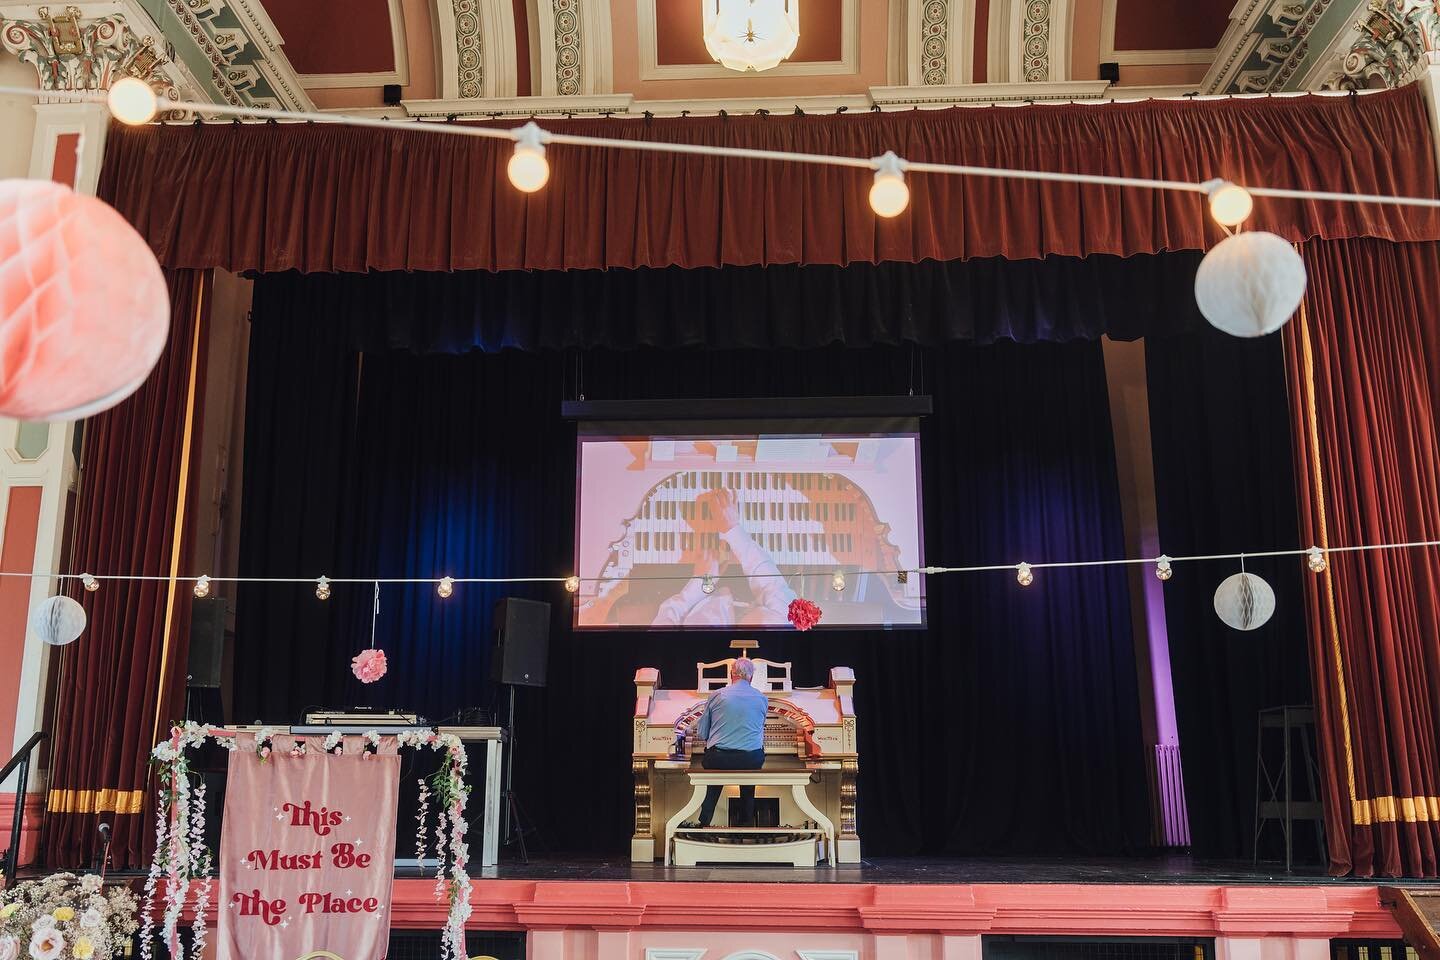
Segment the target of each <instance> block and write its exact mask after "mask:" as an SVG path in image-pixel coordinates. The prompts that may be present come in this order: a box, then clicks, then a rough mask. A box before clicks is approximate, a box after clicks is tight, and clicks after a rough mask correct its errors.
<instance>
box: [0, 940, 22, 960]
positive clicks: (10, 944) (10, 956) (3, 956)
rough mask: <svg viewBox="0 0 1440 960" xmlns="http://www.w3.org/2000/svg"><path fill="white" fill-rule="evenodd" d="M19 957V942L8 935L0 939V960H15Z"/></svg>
mask: <svg viewBox="0 0 1440 960" xmlns="http://www.w3.org/2000/svg"><path fill="white" fill-rule="evenodd" d="M19 956H20V941H19V940H16V939H15V938H14V937H12V936H10V935H9V934H8V933H7V934H5V935H4V936H3V937H0V960H17V958H18V957H19Z"/></svg>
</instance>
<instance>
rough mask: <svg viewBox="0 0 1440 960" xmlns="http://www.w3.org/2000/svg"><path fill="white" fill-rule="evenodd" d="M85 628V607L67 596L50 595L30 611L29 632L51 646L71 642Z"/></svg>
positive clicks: (59, 645)
mask: <svg viewBox="0 0 1440 960" xmlns="http://www.w3.org/2000/svg"><path fill="white" fill-rule="evenodd" d="M84 630H85V608H84V607H82V606H80V604H78V603H76V602H75V601H74V600H71V599H70V598H69V597H50V598H48V599H45V600H42V601H40V602H39V603H38V604H36V605H35V609H34V610H31V611H30V632H31V633H33V634H35V636H37V637H39V638H40V639H41V640H43V641H45V642H46V643H48V644H50V645H51V646H56V647H63V646H64V645H65V644H67V643H73V642H75V640H76V639H77V638H78V637H79V636H80V634H81V633H82V632H84Z"/></svg>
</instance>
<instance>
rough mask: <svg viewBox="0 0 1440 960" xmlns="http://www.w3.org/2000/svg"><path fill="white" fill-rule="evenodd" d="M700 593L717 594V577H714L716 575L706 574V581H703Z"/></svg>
mask: <svg viewBox="0 0 1440 960" xmlns="http://www.w3.org/2000/svg"><path fill="white" fill-rule="evenodd" d="M700 592H701V593H706V594H709V593H714V592H715V575H714V574H711V573H707V574H705V577H704V579H702V580H701V581H700Z"/></svg>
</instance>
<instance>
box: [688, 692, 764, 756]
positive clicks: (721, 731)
mask: <svg viewBox="0 0 1440 960" xmlns="http://www.w3.org/2000/svg"><path fill="white" fill-rule="evenodd" d="M769 707H770V701H769V699H768V698H767V697H766V696H765V694H763V693H761V692H760V691H759V690H756V689H755V688H754V687H753V686H752V685H751V684H750V682H749V681H747V680H742V681H740V682H738V683H732V684H730V685H729V686H728V687H725V688H724V689H721V690H716V691H715V692H714V693H712V694H710V699H709V700H707V701H705V712H704V713H702V714H700V723H699V726H698V727H697V728H696V730H695V733H696V736H698V737H699V738H700V739H701V740H703V741H705V749H707V750H760V749H762V748H763V747H764V746H765V713H766V711H767V710H768V709H769Z"/></svg>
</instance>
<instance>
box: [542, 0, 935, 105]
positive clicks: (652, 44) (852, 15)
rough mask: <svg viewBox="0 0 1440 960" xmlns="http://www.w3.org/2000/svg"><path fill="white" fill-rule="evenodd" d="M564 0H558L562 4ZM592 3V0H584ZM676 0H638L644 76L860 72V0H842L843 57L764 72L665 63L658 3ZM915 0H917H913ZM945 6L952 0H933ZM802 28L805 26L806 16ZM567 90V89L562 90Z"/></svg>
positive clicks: (786, 64)
mask: <svg viewBox="0 0 1440 960" xmlns="http://www.w3.org/2000/svg"><path fill="white" fill-rule="evenodd" d="M561 2H564V0H555V4H556V6H557V7H558V6H559V5H560V3H561ZM584 2H585V3H587V4H588V3H590V2H591V0H584ZM666 2H673V0H636V2H635V28H636V36H637V41H638V47H637V53H638V56H639V68H640V79H641V80H642V81H643V80H721V79H729V80H735V79H741V78H745V77H752V78H753V77H817V76H836V75H848V74H856V73H859V72H860V0H842V3H841V5H840V59H839V60H824V61H813V62H808V63H794V62H790V61H786V62H784V63H782V64H780V65H779V66H778V67H771V68H770V69H769V70H766V71H765V72H764V73H759V74H743V73H737V72H736V71H734V70H730V69H728V68H726V67H722V66H721V65H720V64H718V63H667V64H661V63H660V62H659V61H660V57H659V47H658V42H659V40H658V30H657V26H656V23H657V18H656V14H655V6H656V4H657V3H666ZM910 2H912V3H913V2H915V0H910ZM932 2H934V3H937V4H940V5H941V6H945V5H946V4H947V2H948V0H932ZM800 29H801V30H802V31H803V30H804V29H805V23H804V21H803V20H802V21H801V23H800ZM558 92H560V93H562V94H563V93H564V92H565V91H563V90H559V91H558Z"/></svg>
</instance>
